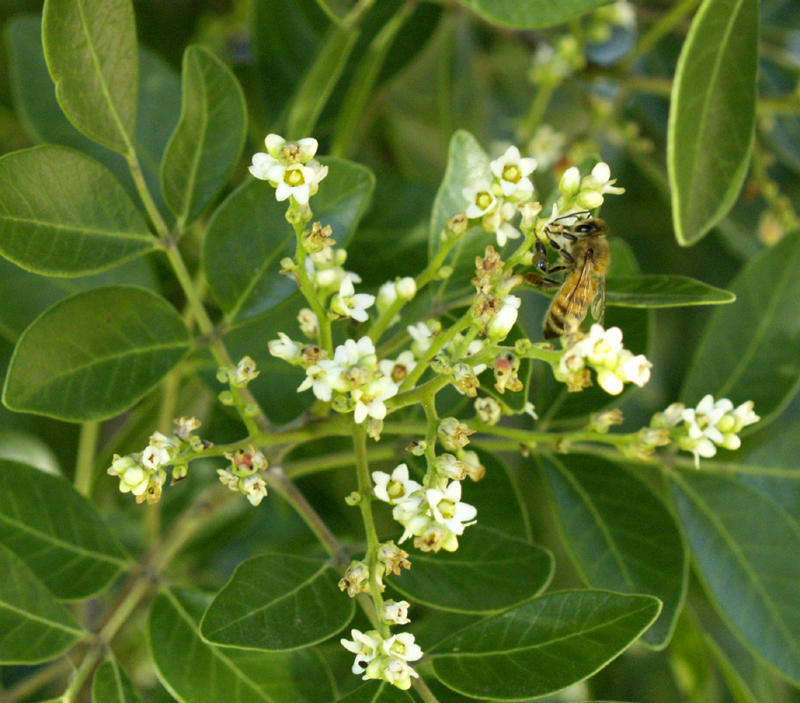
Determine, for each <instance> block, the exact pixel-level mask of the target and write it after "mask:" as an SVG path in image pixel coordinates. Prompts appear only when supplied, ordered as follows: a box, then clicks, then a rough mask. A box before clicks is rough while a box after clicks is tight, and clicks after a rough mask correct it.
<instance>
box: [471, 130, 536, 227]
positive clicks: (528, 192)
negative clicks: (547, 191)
mask: <svg viewBox="0 0 800 703" xmlns="http://www.w3.org/2000/svg"><path fill="white" fill-rule="evenodd" d="M489 168H491V170H492V173H493V174H494V175H495V177H496V178H497V180H498V181H499V182H500V190H501V192H502V194H503V196H504V197H506V198H512V199H514V200H527V199H528V198H530V197H531V196H532V195H533V183H532V181H531V179H530V178H529V177H528V176H530V174H531V173H533V171H534V169H535V168H536V159H532V158H530V157H526V158H521V157H520V153H519V149H517V147H515V146H510V147H508V149H506V153H505V154H503V155H502V156H501V157H500V158H499V159H495V160H494V161H492V162H491V163H490V164H489ZM468 216H469V215H468Z"/></svg>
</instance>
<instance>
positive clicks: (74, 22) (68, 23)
mask: <svg viewBox="0 0 800 703" xmlns="http://www.w3.org/2000/svg"><path fill="white" fill-rule="evenodd" d="M42 37H43V40H44V52H45V56H46V58H47V66H48V68H49V69H50V75H51V76H52V77H53V81H55V84H56V93H57V95H58V101H59V103H60V104H61V108H62V109H63V110H64V113H65V114H66V115H67V117H68V118H69V119H70V121H71V122H72V123H73V124H74V125H75V126H76V127H77V128H78V129H79V130H81V132H83V133H84V134H86V135H87V136H88V137H90V138H91V139H93V140H94V141H96V142H98V143H99V144H102V145H103V146H107V147H108V148H109V149H113V150H114V151H118V152H119V153H121V154H126V153H128V152H129V151H130V149H131V144H132V142H133V135H134V130H135V128H136V102H137V90H138V87H139V75H138V71H139V63H138V53H137V51H138V50H137V45H136V21H135V18H134V15H133V4H132V3H131V2H130V0H46V2H45V5H44V16H43V18H42Z"/></svg>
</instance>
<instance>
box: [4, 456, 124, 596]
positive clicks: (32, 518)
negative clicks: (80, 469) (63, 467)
mask: <svg viewBox="0 0 800 703" xmlns="http://www.w3.org/2000/svg"><path fill="white" fill-rule="evenodd" d="M0 542H2V543H3V544H4V545H5V546H6V547H8V548H9V549H10V550H12V551H13V552H15V553H16V555H17V556H18V557H19V558H20V559H22V560H23V561H24V562H25V563H26V564H27V566H28V568H29V569H31V571H33V573H34V574H36V576H38V577H39V578H40V579H41V581H42V583H44V585H45V586H47V588H49V589H50V591H52V593H53V594H54V595H55V596H57V597H58V598H61V599H66V600H76V599H79V598H88V597H89V596H91V595H93V594H95V593H97V592H98V591H101V590H102V589H103V588H105V587H106V586H107V585H108V584H109V582H110V581H111V580H112V579H113V578H115V577H116V576H117V574H119V572H120V571H121V570H122V569H124V568H125V567H127V566H128V559H127V558H126V556H125V552H123V551H122V548H121V547H120V545H119V543H118V542H117V540H116V539H115V538H114V536H113V535H112V534H111V531H110V530H109V527H108V525H106V524H105V523H104V522H103V520H102V519H101V517H100V516H99V515H98V513H97V511H96V510H95V508H94V506H93V505H92V504H91V503H90V502H89V501H88V500H87V499H86V498H84V497H83V496H82V495H81V494H80V493H78V492H77V491H76V490H75V489H74V488H73V487H72V485H71V484H69V483H68V482H67V481H65V480H64V479H62V478H59V477H58V476H53V475H51V474H46V473H44V472H43V471H40V470H39V469H35V468H33V467H32V466H26V465H24V464H19V463H17V462H14V461H6V460H0Z"/></svg>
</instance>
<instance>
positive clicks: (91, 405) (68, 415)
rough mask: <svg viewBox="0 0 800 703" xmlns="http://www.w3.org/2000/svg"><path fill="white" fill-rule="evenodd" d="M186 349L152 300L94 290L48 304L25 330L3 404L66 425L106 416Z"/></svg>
mask: <svg viewBox="0 0 800 703" xmlns="http://www.w3.org/2000/svg"><path fill="white" fill-rule="evenodd" d="M189 345H190V338H189V333H188V331H187V330H186V326H185V325H184V323H183V320H182V319H181V317H180V315H178V313H177V312H176V311H175V309H174V308H173V307H172V306H171V305H170V304H169V303H168V302H167V301H165V300H164V299H163V298H161V297H160V296H158V295H156V294H154V293H150V292H149V291H146V290H144V289H142V288H134V287H132V286H109V287H105V288H94V289H92V290H88V291H86V292H84V293H78V294H77V295H74V296H72V297H71V298H67V299H66V300H63V301H61V302H59V303H56V304H55V305H54V306H53V307H51V308H50V309H49V310H47V311H46V312H44V313H43V314H42V315H41V317H39V318H38V319H37V320H36V321H35V322H34V323H33V324H32V325H31V326H30V327H28V329H27V330H25V332H24V333H23V335H22V337H20V340H19V343H18V344H17V348H16V349H15V351H14V356H13V357H12V359H11V364H10V366H9V369H8V375H7V377H6V383H5V388H4V389H3V402H4V403H5V405H6V407H8V408H9V409H11V410H16V411H18V412H32V413H36V414H39V415H48V416H50V417H55V418H58V419H61V420H69V421H74V422H86V421H89V420H102V419H106V418H108V417H113V416H114V415H117V414H119V413H121V412H122V411H123V410H127V409H128V408H129V407H131V406H132V405H133V404H134V403H135V402H136V401H138V400H139V399H140V398H142V397H144V396H145V395H146V394H147V393H148V392H149V391H150V390H151V389H152V388H154V387H155V386H156V385H157V384H158V382H159V381H160V380H161V379H162V378H163V377H164V376H165V375H166V374H167V373H168V372H169V371H170V370H171V369H173V368H174V367H175V366H176V365H177V364H178V362H179V361H180V360H181V359H182V358H183V356H184V355H185V354H186V353H187V352H188V351H189Z"/></svg>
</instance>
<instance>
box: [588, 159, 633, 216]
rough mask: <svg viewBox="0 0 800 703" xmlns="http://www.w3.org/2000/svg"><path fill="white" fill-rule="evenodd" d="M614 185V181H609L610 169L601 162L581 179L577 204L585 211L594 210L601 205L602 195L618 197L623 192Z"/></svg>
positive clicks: (622, 189)
mask: <svg viewBox="0 0 800 703" xmlns="http://www.w3.org/2000/svg"><path fill="white" fill-rule="evenodd" d="M614 183H616V179H613V180H612V179H611V169H610V168H609V167H608V164H607V163H605V162H603V161H601V162H600V163H598V164H597V165H596V166H595V167H594V168H593V169H592V172H591V174H589V175H588V176H584V177H583V178H582V179H581V192H580V194H579V195H578V196H577V199H576V202H577V204H578V205H579V206H580V207H583V208H585V209H587V210H594V209H595V208H598V207H600V206H601V205H602V204H603V194H604V193H612V194H615V195H619V194H620V193H624V192H625V189H624V188H617V187H615V186H614Z"/></svg>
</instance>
